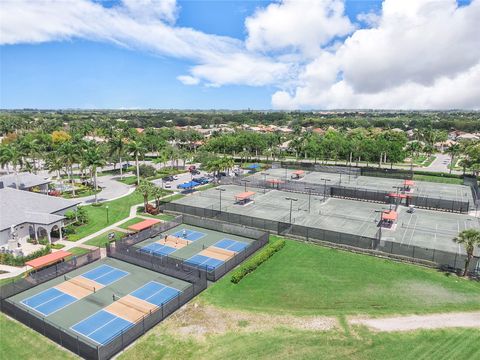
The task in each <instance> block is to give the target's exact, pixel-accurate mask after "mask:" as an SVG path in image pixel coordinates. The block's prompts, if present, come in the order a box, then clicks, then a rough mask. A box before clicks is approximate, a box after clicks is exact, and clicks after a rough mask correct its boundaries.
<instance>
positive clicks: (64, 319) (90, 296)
mask: <svg viewBox="0 0 480 360" xmlns="http://www.w3.org/2000/svg"><path fill="white" fill-rule="evenodd" d="M189 287H191V284H190V283H188V282H186V281H182V280H179V279H177V278H174V277H171V276H167V275H163V274H161V273H157V272H154V271H150V270H148V269H145V268H142V267H139V266H135V265H132V264H130V263H127V262H123V261H120V260H117V259H113V258H104V259H102V260H99V261H96V262H94V263H91V264H89V265H86V266H84V267H81V268H79V269H76V270H74V271H72V272H70V273H68V276H60V277H57V278H55V279H53V280H50V281H47V282H45V283H43V284H40V285H38V286H36V287H33V288H31V289H28V290H26V291H24V292H21V293H19V294H17V295H14V296H12V297H10V298H9V299H8V301H9V302H11V303H14V304H15V305H16V306H18V307H20V308H22V309H24V310H26V311H28V312H29V313H31V314H32V315H34V316H36V317H38V318H40V319H43V318H45V319H46V320H47V321H48V322H49V323H50V324H53V325H55V326H58V327H60V328H62V329H63V330H64V331H66V332H68V333H70V334H71V335H72V336H74V337H81V338H82V339H83V340H85V341H86V342H87V343H89V344H92V346H97V345H104V344H106V343H108V342H109V341H110V340H112V339H114V338H116V337H117V336H118V335H119V334H120V333H121V331H125V330H126V329H128V328H129V327H131V326H133V325H134V324H135V323H136V322H137V321H138V319H140V318H141V317H143V316H144V315H145V314H147V313H148V312H149V311H153V310H154V309H156V308H158V307H159V306H162V305H163V304H165V303H168V302H169V301H171V300H172V299H174V298H175V297H176V296H178V295H179V294H182V293H183V292H184V291H185V290H186V289H187V288H189Z"/></svg>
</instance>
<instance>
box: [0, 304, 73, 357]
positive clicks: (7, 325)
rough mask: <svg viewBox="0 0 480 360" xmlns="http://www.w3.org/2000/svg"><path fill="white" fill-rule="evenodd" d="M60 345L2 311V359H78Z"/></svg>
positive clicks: (0, 352)
mask: <svg viewBox="0 0 480 360" xmlns="http://www.w3.org/2000/svg"><path fill="white" fill-rule="evenodd" d="M76 358H77V357H75V356H73V355H72V354H70V353H69V352H67V351H66V350H64V349H63V348H61V347H60V346H59V345H57V344H55V343H54V342H52V341H50V340H49V339H47V338H46V337H44V336H42V335H40V334H39V333H37V332H36V331H33V330H31V329H30V328H28V327H26V326H25V325H23V324H20V323H18V322H16V321H12V320H10V319H8V318H7V317H6V316H5V315H4V314H2V313H0V359H5V360H7V359H12V360H13V359H22V360H37V359H38V360H41V359H45V360H56V359H59V360H60V359H76Z"/></svg>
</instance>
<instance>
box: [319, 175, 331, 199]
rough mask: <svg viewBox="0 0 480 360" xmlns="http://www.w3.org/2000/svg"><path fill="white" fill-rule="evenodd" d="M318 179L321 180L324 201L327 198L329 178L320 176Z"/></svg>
mask: <svg viewBox="0 0 480 360" xmlns="http://www.w3.org/2000/svg"><path fill="white" fill-rule="evenodd" d="M320 180H321V181H323V201H324V202H325V199H326V198H327V181H330V179H324V178H321V179H320Z"/></svg>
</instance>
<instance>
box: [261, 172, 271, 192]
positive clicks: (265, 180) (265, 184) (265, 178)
mask: <svg viewBox="0 0 480 360" xmlns="http://www.w3.org/2000/svg"><path fill="white" fill-rule="evenodd" d="M262 175H263V193H264V194H265V193H266V192H267V175H270V174H268V173H266V172H264V173H262Z"/></svg>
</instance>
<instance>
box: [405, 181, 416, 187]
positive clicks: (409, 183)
mask: <svg viewBox="0 0 480 360" xmlns="http://www.w3.org/2000/svg"><path fill="white" fill-rule="evenodd" d="M403 185H404V186H414V185H415V181H413V180H405V181H404V182H403Z"/></svg>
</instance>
